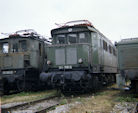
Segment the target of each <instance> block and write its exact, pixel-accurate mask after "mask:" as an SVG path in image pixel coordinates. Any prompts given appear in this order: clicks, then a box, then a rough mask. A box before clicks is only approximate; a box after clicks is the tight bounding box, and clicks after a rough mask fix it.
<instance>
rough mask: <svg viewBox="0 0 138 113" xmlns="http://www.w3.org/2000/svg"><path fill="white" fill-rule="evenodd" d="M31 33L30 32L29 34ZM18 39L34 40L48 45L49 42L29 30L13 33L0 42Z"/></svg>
mask: <svg viewBox="0 0 138 113" xmlns="http://www.w3.org/2000/svg"><path fill="white" fill-rule="evenodd" d="M30 31H31V32H30ZM16 38H17V39H18V38H20V39H21V38H26V39H34V40H38V41H42V42H46V43H47V44H49V43H50V42H49V41H48V40H47V39H45V37H43V36H41V35H39V34H37V33H36V32H35V31H34V30H32V29H29V30H20V31H16V32H15V33H13V34H11V35H9V36H8V37H5V38H3V39H0V40H11V39H16Z"/></svg>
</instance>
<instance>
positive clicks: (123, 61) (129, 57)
mask: <svg viewBox="0 0 138 113" xmlns="http://www.w3.org/2000/svg"><path fill="white" fill-rule="evenodd" d="M116 45H117V50H118V67H119V69H120V74H121V76H122V78H124V79H125V80H128V79H129V80H130V81H131V89H133V90H135V92H137V93H138V52H137V50H138V38H129V39H123V40H121V41H120V42H118V43H117V44H116Z"/></svg>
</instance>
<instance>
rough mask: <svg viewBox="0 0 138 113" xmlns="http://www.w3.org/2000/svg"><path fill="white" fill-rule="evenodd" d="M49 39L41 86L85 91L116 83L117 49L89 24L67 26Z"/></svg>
mask: <svg viewBox="0 0 138 113" xmlns="http://www.w3.org/2000/svg"><path fill="white" fill-rule="evenodd" d="M51 35H52V45H49V46H47V49H46V51H47V53H48V55H47V65H48V67H47V68H45V72H43V73H41V75H40V80H41V81H42V82H46V83H49V84H52V85H53V87H56V88H60V89H61V90H62V91H88V90H97V89H99V88H100V87H101V86H102V85H104V84H108V83H110V82H113V81H115V74H116V73H117V56H116V47H115V46H114V45H113V44H112V43H111V41H109V40H108V39H107V38H106V37H105V36H104V35H103V34H102V33H100V32H99V31H98V30H97V29H96V28H95V27H94V26H93V25H92V24H91V23H90V22H89V21H87V20H80V21H72V22H67V23H66V24H64V25H62V26H60V27H59V28H56V29H53V30H52V31H51Z"/></svg>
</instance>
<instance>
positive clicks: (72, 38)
mask: <svg viewBox="0 0 138 113" xmlns="http://www.w3.org/2000/svg"><path fill="white" fill-rule="evenodd" d="M67 39H68V44H72V43H77V34H68V35H67Z"/></svg>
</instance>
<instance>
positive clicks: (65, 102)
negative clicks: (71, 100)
mask: <svg viewBox="0 0 138 113" xmlns="http://www.w3.org/2000/svg"><path fill="white" fill-rule="evenodd" d="M67 103H68V101H67V99H63V100H61V101H60V105H64V104H67Z"/></svg>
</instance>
